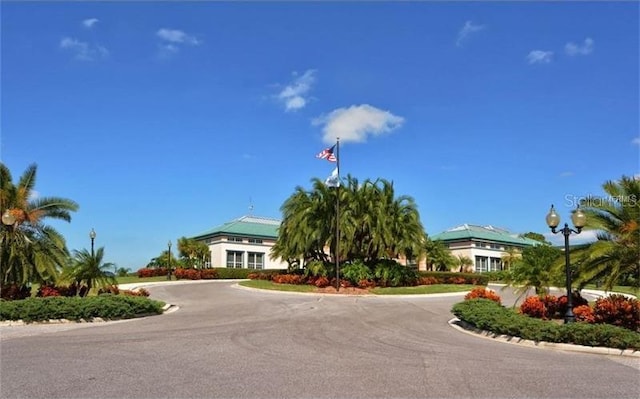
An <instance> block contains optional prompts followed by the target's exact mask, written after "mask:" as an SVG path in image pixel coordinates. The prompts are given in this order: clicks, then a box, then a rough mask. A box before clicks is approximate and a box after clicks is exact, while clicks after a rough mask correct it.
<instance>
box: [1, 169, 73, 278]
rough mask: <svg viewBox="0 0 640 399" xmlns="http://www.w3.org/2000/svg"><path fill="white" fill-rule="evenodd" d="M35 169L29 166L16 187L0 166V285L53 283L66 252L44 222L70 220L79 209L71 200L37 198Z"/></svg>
mask: <svg viewBox="0 0 640 399" xmlns="http://www.w3.org/2000/svg"><path fill="white" fill-rule="evenodd" d="M36 175H37V166H36V165H35V164H32V165H29V167H27V169H26V170H25V172H24V173H23V174H22V176H21V177H20V179H19V180H18V183H17V184H15V183H14V182H13V179H12V177H11V172H10V171H9V168H8V167H7V166H6V165H4V164H3V163H0V212H1V213H2V215H3V218H2V224H1V225H0V227H1V230H0V279H1V280H0V285H6V284H17V285H19V286H23V285H26V284H28V283H30V282H46V281H52V280H53V281H55V279H56V278H57V277H58V275H59V272H60V269H61V267H62V266H63V265H64V264H65V262H66V260H67V259H68V256H69V252H68V250H67V247H66V243H65V240H64V237H62V235H60V233H58V232H57V231H56V230H55V229H53V228H52V227H50V226H48V225H46V224H44V221H45V220H46V219H58V220H64V221H67V222H69V221H71V212H74V211H76V210H77V209H78V205H77V204H76V203H75V202H73V201H72V200H69V199H66V198H61V197H37V195H36V194H35V191H34V187H35V184H36Z"/></svg>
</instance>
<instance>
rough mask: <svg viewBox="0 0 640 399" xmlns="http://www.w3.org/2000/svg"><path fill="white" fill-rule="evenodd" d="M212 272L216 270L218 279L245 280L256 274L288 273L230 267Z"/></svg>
mask: <svg viewBox="0 0 640 399" xmlns="http://www.w3.org/2000/svg"><path fill="white" fill-rule="evenodd" d="M210 270H215V271H216V273H217V275H218V277H217V278H218V279H223V280H226V279H245V278H249V274H254V273H256V274H257V273H263V274H271V275H272V276H273V275H276V274H286V273H287V271H286V270H256V269H234V268H228V267H215V268H213V269H210Z"/></svg>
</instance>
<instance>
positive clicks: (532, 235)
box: [520, 231, 551, 244]
mask: <svg viewBox="0 0 640 399" xmlns="http://www.w3.org/2000/svg"><path fill="white" fill-rule="evenodd" d="M520 237H523V238H529V239H531V240H535V241H540V242H541V243H543V244H551V243H550V242H549V241H547V239H546V237H545V236H544V235H542V234H540V233H535V232H533V231H530V232H528V233H524V234H520Z"/></svg>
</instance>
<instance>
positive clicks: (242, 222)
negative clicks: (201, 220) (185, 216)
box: [193, 216, 280, 239]
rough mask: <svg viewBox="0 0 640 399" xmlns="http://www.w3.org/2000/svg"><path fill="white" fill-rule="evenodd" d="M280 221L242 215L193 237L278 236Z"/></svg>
mask: <svg viewBox="0 0 640 399" xmlns="http://www.w3.org/2000/svg"><path fill="white" fill-rule="evenodd" d="M279 227H280V221H279V220H277V219H269V218H263V217H258V216H243V217H241V218H238V219H235V220H232V221H230V222H227V223H225V224H223V225H221V226H217V227H214V228H213V229H211V230H208V231H205V232H204V233H201V234H198V235H196V236H194V237H193V238H194V239H198V238H204V237H210V236H217V235H237V236H245V237H261V238H273V239H277V238H278V228H279Z"/></svg>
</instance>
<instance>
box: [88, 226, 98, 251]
mask: <svg viewBox="0 0 640 399" xmlns="http://www.w3.org/2000/svg"><path fill="white" fill-rule="evenodd" d="M89 238H91V257H92V258H93V241H94V240H95V239H96V231H95V230H94V229H93V228H91V232H89Z"/></svg>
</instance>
